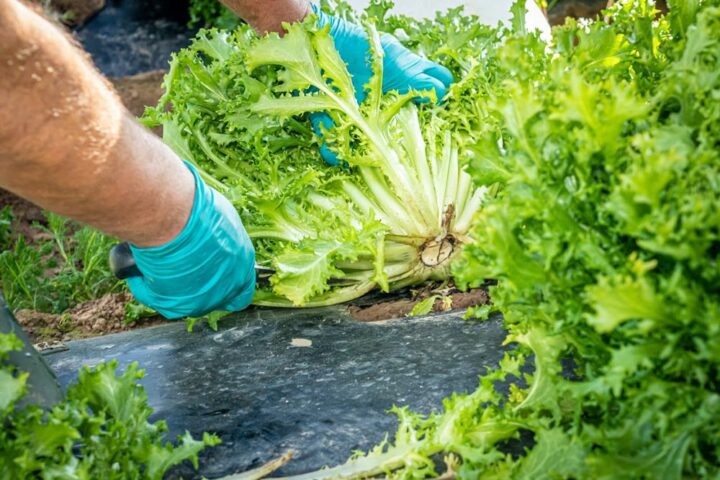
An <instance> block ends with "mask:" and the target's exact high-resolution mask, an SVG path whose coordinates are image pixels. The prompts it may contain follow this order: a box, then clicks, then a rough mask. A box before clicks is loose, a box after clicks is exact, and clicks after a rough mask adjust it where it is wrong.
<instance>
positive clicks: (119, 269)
mask: <svg viewBox="0 0 720 480" xmlns="http://www.w3.org/2000/svg"><path fill="white" fill-rule="evenodd" d="M110 270H112V272H113V273H114V274H115V277H117V278H118V279H119V280H125V279H126V278H132V277H142V276H143V274H142V272H141V271H140V269H139V268H138V267H137V265H136V264H135V257H133V254H132V250H130V245H128V243H127V242H123V243H118V244H117V245H115V246H114V247H112V248H111V249H110Z"/></svg>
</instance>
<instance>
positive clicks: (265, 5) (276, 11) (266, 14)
mask: <svg viewBox="0 0 720 480" xmlns="http://www.w3.org/2000/svg"><path fill="white" fill-rule="evenodd" d="M222 2H223V3H224V4H225V5H227V7H228V8H229V9H230V10H232V11H233V12H235V13H236V14H237V15H238V16H239V17H240V18H242V19H243V20H245V21H246V22H248V23H249V24H250V25H252V26H253V28H255V30H257V31H258V32H259V33H265V32H280V31H282V24H283V23H284V22H288V23H293V22H297V21H298V20H302V19H303V18H305V15H307V14H308V13H309V12H310V11H311V10H310V4H309V2H308V1H307V0H222Z"/></svg>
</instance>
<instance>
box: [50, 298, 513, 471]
mask: <svg viewBox="0 0 720 480" xmlns="http://www.w3.org/2000/svg"><path fill="white" fill-rule="evenodd" d="M503 339H504V334H503V331H502V327H501V324H500V321H499V320H494V321H492V320H491V321H488V322H484V323H476V322H467V321H464V320H462V318H461V313H458V314H445V315H436V316H432V317H419V318H414V319H398V320H392V321H388V322H384V323H379V324H368V323H359V322H356V321H354V320H352V319H350V318H349V317H348V315H347V314H346V313H345V310H344V309H343V308H342V307H334V308H327V309H318V310H265V309H254V310H250V311H246V312H242V313H238V314H234V315H232V316H231V317H229V318H226V319H223V320H222V321H221V322H220V328H219V330H218V331H217V332H214V331H212V330H210V329H208V328H206V327H205V328H200V329H196V331H195V332H193V333H187V332H186V331H185V325H184V324H182V323H174V324H168V325H163V326H160V327H155V328H149V329H144V330H136V331H132V332H128V333H123V334H117V335H110V336H106V337H100V338H94V339H88V340H81V341H75V342H70V343H69V344H68V347H69V349H68V350H67V351H64V352H60V353H55V354H52V355H49V356H47V357H46V359H47V361H48V362H49V363H50V365H51V366H52V367H53V368H54V369H55V371H56V373H57V375H58V377H59V379H60V381H61V383H62V384H63V385H65V386H67V385H68V384H69V383H71V382H73V381H74V380H75V378H76V375H77V370H78V369H79V368H80V367H81V366H82V365H95V364H98V363H100V362H103V361H107V360H110V359H118V360H119V361H120V363H121V366H122V367H124V366H125V365H127V364H129V363H130V362H134V361H137V362H139V363H140V366H141V367H142V368H144V369H145V370H146V376H145V378H144V379H143V381H142V382H143V384H144V385H145V388H146V389H147V392H148V395H149V399H150V404H151V405H152V406H153V408H154V409H155V414H154V417H153V418H154V419H165V420H167V423H168V426H169V428H170V435H171V438H175V437H176V435H178V434H180V433H182V432H184V430H185V429H188V430H189V431H190V432H192V433H193V434H195V435H199V434H200V433H201V432H203V431H211V432H215V433H217V434H218V435H219V436H220V437H221V438H222V440H223V443H222V445H220V446H218V447H215V448H213V449H210V450H208V451H207V452H206V453H204V454H203V455H202V456H201V469H200V472H199V473H194V472H193V471H192V469H191V468H190V467H189V466H184V467H182V468H180V469H178V470H176V471H175V475H177V476H182V477H185V478H193V476H194V477H195V478H199V477H200V475H204V476H206V477H208V478H214V477H218V476H222V475H228V474H231V473H235V472H239V471H244V470H248V469H251V468H255V467H258V466H260V465H261V464H263V463H265V462H267V461H269V460H271V459H273V458H275V457H278V456H280V455H281V454H283V453H284V452H285V451H287V450H288V449H294V450H296V451H297V452H299V453H298V455H297V456H296V458H295V459H294V460H293V461H292V462H291V463H290V464H288V465H287V466H285V467H283V469H282V470H281V471H279V472H278V473H279V474H292V473H303V472H307V471H310V470H314V469H318V468H320V467H323V466H325V465H334V464H338V463H342V462H344V461H345V460H347V457H348V455H349V454H350V453H351V452H352V451H353V450H355V449H368V448H370V447H372V446H374V445H375V444H377V443H378V442H380V441H381V440H382V439H383V437H384V435H385V433H386V432H388V431H393V430H394V428H395V426H396V422H395V418H394V416H392V415H388V414H386V413H384V412H385V411H386V410H387V409H389V408H390V407H392V406H393V405H409V406H410V407H411V408H412V409H413V410H416V411H422V412H429V411H431V410H437V409H439V408H440V407H441V404H442V399H443V398H444V397H446V396H448V395H449V394H450V393H452V392H465V391H472V390H474V389H475V387H476V386H477V379H478V375H479V374H481V373H482V372H484V371H485V370H486V368H487V367H489V366H494V365H496V364H497V362H498V361H499V360H500V358H501V356H502V348H501V344H502V341H503ZM308 344H311V345H310V346H302V345H308ZM294 345H300V346H294Z"/></svg>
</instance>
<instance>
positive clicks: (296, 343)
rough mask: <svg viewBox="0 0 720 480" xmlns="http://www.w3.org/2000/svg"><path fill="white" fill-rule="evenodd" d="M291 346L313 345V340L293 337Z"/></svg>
mask: <svg viewBox="0 0 720 480" xmlns="http://www.w3.org/2000/svg"><path fill="white" fill-rule="evenodd" d="M290 346H292V347H304V348H307V347H312V340H308V339H307V338H293V339H292V340H291V341H290Z"/></svg>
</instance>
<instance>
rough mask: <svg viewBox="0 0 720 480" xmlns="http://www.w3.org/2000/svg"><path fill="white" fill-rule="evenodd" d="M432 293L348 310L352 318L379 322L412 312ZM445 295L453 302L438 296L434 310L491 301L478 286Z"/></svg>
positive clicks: (444, 310)
mask: <svg viewBox="0 0 720 480" xmlns="http://www.w3.org/2000/svg"><path fill="white" fill-rule="evenodd" d="M432 294H433V292H431V291H424V292H422V293H421V294H419V295H417V296H416V297H415V298H413V299H393V300H387V301H380V302H378V303H375V304H372V305H367V306H360V305H350V306H349V307H348V312H349V313H350V315H351V316H352V318H354V319H355V320H358V321H360V322H379V321H383V320H390V319H393V318H401V317H405V316H406V315H407V314H408V313H410V312H411V311H412V309H413V307H414V306H415V305H417V304H418V303H420V302H421V301H423V300H424V299H426V298H428V297H429V296H430V295H432ZM445 297H447V298H450V300H451V302H448V301H447V300H443V298H442V297H440V298H438V299H437V300H435V303H434V304H433V309H432V311H433V312H436V313H437V312H446V311H451V310H465V309H467V308H468V307H472V306H477V305H485V304H488V303H490V297H489V296H488V293H487V290H486V289H484V288H476V289H473V290H469V291H467V292H459V291H457V290H454V291H451V292H450V293H448V294H446V295H445Z"/></svg>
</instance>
